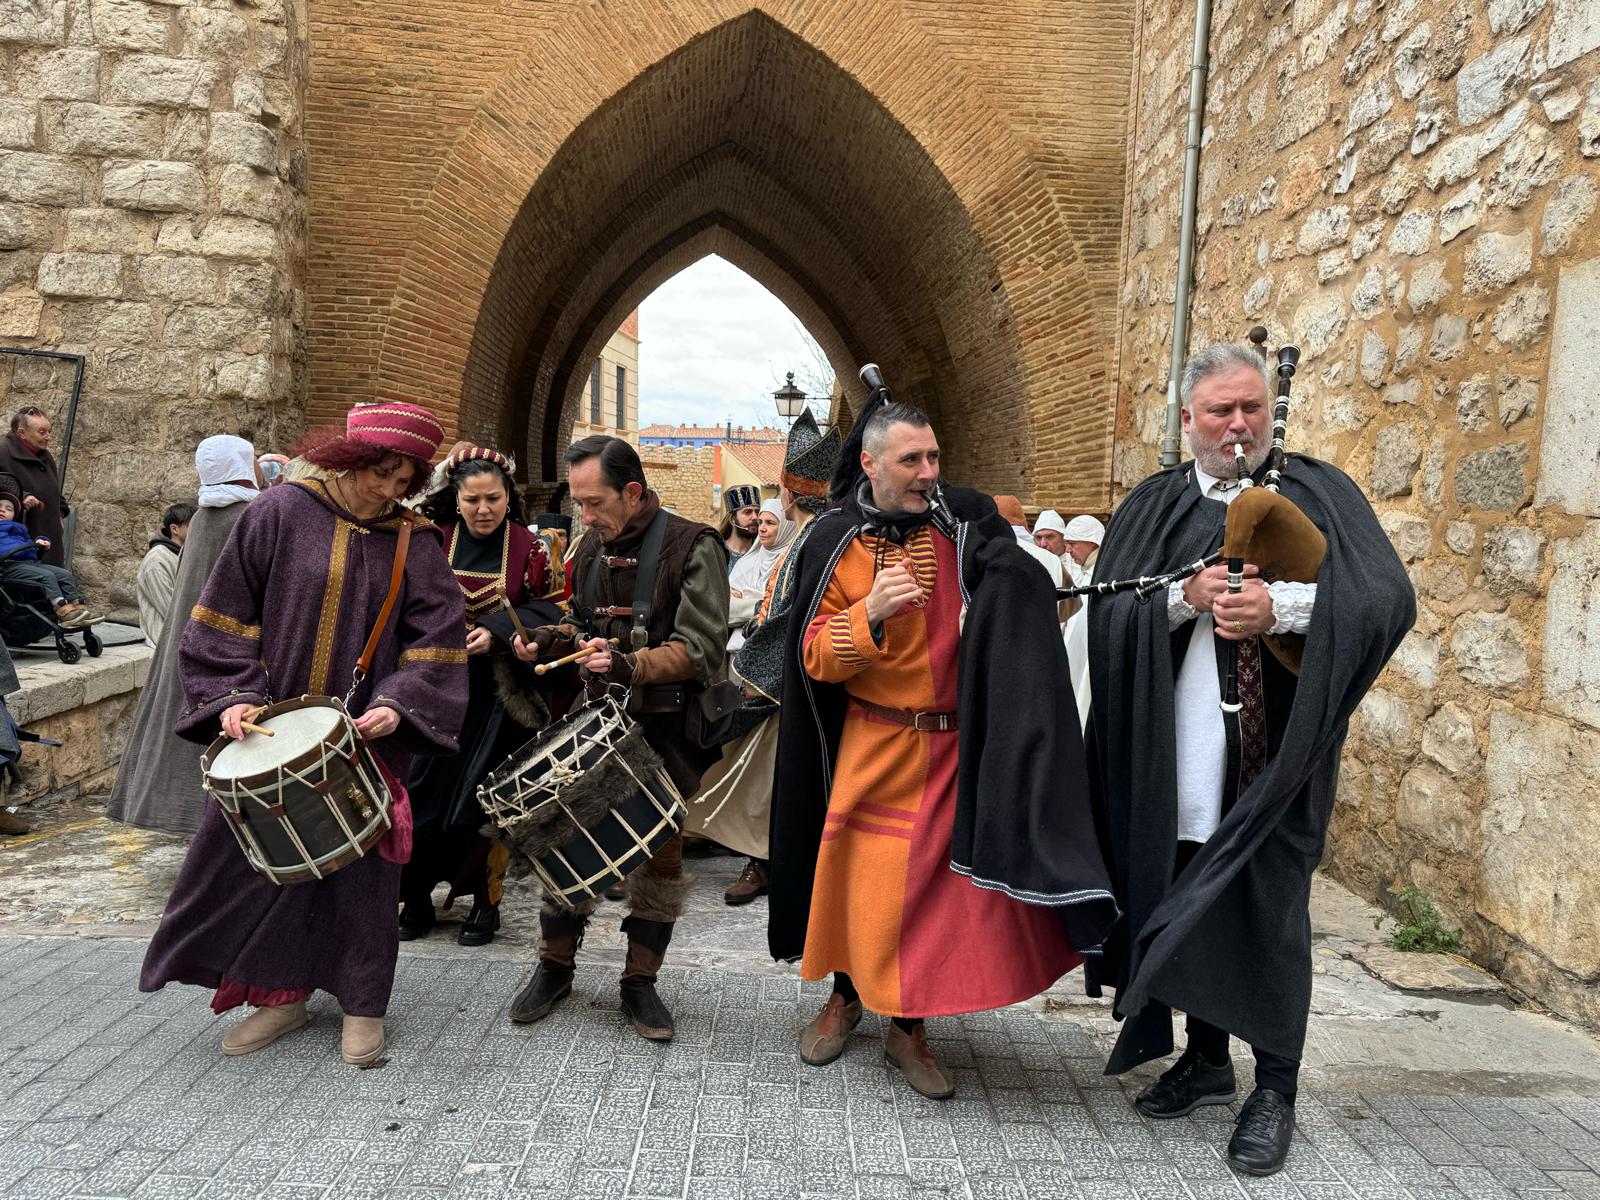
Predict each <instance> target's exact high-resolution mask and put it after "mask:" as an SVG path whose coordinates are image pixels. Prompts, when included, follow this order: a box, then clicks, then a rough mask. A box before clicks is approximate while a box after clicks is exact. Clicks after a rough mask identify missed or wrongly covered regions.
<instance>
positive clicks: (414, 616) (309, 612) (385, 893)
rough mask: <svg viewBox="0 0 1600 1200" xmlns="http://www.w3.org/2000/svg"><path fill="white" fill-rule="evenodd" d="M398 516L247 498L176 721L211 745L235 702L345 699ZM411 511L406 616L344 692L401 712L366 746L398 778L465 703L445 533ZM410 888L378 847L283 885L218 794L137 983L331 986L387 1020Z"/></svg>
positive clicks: (202, 602)
mask: <svg viewBox="0 0 1600 1200" xmlns="http://www.w3.org/2000/svg"><path fill="white" fill-rule="evenodd" d="M401 519H402V518H400V517H398V516H394V515H391V516H388V517H383V518H378V519H376V520H372V521H359V520H356V519H355V518H353V517H352V516H351V515H350V514H349V513H347V512H346V511H345V510H344V509H342V508H340V507H339V506H338V505H337V504H335V503H334V502H333V500H332V499H331V498H329V496H328V494H327V492H326V490H325V489H324V488H323V486H322V485H321V484H320V483H318V482H315V481H310V482H305V483H294V484H284V485H281V486H279V487H275V488H272V489H270V490H269V491H267V492H266V493H264V494H263V495H262V496H261V498H260V499H258V500H256V501H255V502H254V503H252V504H251V505H250V506H249V508H248V509H246V510H245V512H244V514H243V515H242V516H240V518H239V521H238V523H237V524H236V525H235V526H234V528H233V532H232V534H231V535H230V536H229V538H228V543H227V545H226V546H225V547H224V548H223V551H222V555H221V557H219V558H218V559H217V563H216V566H215V567H214V568H213V569H212V571H211V576H210V578H209V579H208V580H207V582H206V586H205V589H204V590H203V591H202V592H201V594H200V599H199V602H198V603H197V604H196V605H195V607H194V610H193V613H192V614H191V616H190V618H189V621H188V623H187V625H186V626H185V627H184V630H183V641H182V645H181V649H180V651H179V666H180V670H181V671H182V675H183V688H184V694H185V703H184V709H183V711H182V713H181V715H180V716H179V718H178V725H177V732H178V733H179V734H180V735H181V736H183V737H186V738H188V739H189V740H190V741H194V742H198V743H201V744H202V745H204V744H206V743H209V742H210V741H211V740H212V739H214V738H215V737H216V736H217V734H218V733H219V732H220V729H221V722H220V718H221V714H222V712H223V711H224V710H225V709H227V708H229V707H231V706H232V705H235V704H241V703H250V704H266V703H269V702H270V701H272V700H274V699H278V700H282V699H290V698H294V697H298V696H301V695H337V696H343V695H344V694H345V692H346V691H348V690H349V687H350V680H351V674H352V672H353V671H354V669H355V664H356V659H357V658H359V657H360V655H361V649H362V646H363V645H364V644H365V643H366V640H367V636H368V634H369V633H370V632H371V630H372V626H373V624H374V623H375V622H376V620H377V617H378V610H379V609H380V608H381V607H382V606H383V601H384V597H385V596H386V595H387V594H388V590H389V576H390V573H391V571H392V570H393V564H394V551H395V541H396V532H397V531H398V529H399V527H400V520H401ZM405 519H412V518H405ZM415 521H416V524H415V526H414V528H413V531H412V535H411V547H410V552H409V554H408V556H407V559H406V571H405V581H404V583H403V585H402V588H401V593H400V598H399V599H398V601H397V602H396V604H395V615H394V616H391V617H390V619H389V624H388V626H387V628H386V630H385V632H384V636H383V637H382V638H381V639H380V641H379V642H378V649H377V653H376V654H375V655H374V657H373V662H372V671H371V673H370V674H369V675H368V677H367V679H366V680H365V681H364V682H363V683H362V685H361V687H360V688H359V689H358V690H357V691H356V693H355V695H354V696H353V697H352V698H351V700H350V711H351V712H352V713H353V714H359V713H362V712H364V711H365V710H366V709H368V708H369V707H373V706H376V705H388V706H389V707H391V708H393V709H394V710H395V711H396V712H398V713H399V714H400V718H401V721H400V727H399V728H398V729H397V730H396V731H395V732H394V733H392V734H390V735H389V736H388V737H384V738H379V739H378V740H376V741H374V742H371V743H369V745H370V746H371V747H372V749H373V750H374V752H375V753H376V755H377V757H378V758H379V759H381V760H382V761H383V764H384V765H385V766H386V767H387V768H388V770H389V772H390V775H391V777H392V778H394V779H400V780H403V779H405V778H407V777H408V771H409V768H410V763H411V759H412V757H413V756H414V755H416V754H427V753H435V754H437V753H443V752H448V751H453V750H455V749H456V748H457V743H456V739H457V735H458V734H459V732H460V727H461V721H462V718H463V715H464V713H465V711H466V704H467V666H466V662H467V659H466V649H465V636H466V626H465V623H464V621H463V620H462V599H461V589H460V588H459V587H457V586H456V581H455V576H454V575H453V574H452V572H451V570H450V565H449V563H448V562H446V561H445V556H444V550H443V546H442V544H441V541H440V538H439V533H438V530H437V529H435V528H434V527H433V526H432V525H430V524H427V523H426V522H423V521H421V520H420V518H417V519H415ZM263 662H265V663H266V664H267V666H266V667H263V665H262V664H263ZM199 769H200V768H199V762H198V755H197V756H196V763H195V770H196V771H198V770H199ZM399 894H400V866H399V864H398V863H392V862H389V861H387V860H385V859H384V858H382V857H380V855H379V854H378V852H377V849H376V848H374V849H372V850H370V851H368V852H367V854H366V855H365V856H364V857H362V858H360V859H357V860H356V861H355V862H354V863H352V864H350V865H349V866H347V867H344V868H342V869H340V870H338V871H335V872H334V873H333V874H332V875H329V876H328V877H327V878H325V879H321V880H316V881H313V882H309V883H296V884H288V885H279V884H275V883H272V882H271V881H269V880H268V879H266V878H265V877H263V876H261V875H258V874H257V873H256V872H255V871H254V870H252V869H251V867H250V866H249V864H248V863H247V862H246V861H245V857H244V854H243V852H242V851H241V850H240V849H239V845H238V843H237V842H236V841H235V839H234V836H233V833H232V832H231V831H230V829H229V828H228V826H227V823H226V822H225V821H224V820H223V817H222V813H221V810H220V809H219V808H218V807H217V805H216V804H215V803H213V802H208V803H207V805H206V812H205V817H204V818H203V820H202V821H201V824H200V830H199V832H198V833H197V834H196V836H195V840H194V843H193V845H191V846H190V847H189V854H188V857H187V858H185V859H184V863H183V869H182V871H181V872H180V873H179V875H178V881H177V883H176V884H175V885H174V887H173V891H172V896H171V898H170V899H169V900H168V901H167V910H166V913H165V914H164V915H163V916H162V918H161V925H160V927H159V928H158V929H157V930H156V934H155V937H154V938H153V939H152V940H151V943H150V949H149V951H148V953H147V954H146V955H145V960H144V969H143V971H142V972H141V973H140V977H139V987H140V990H141V991H147V992H150V991H156V990H157V989H159V988H161V987H163V986H164V985H166V984H168V983H192V984H199V985H201V986H204V987H211V988H215V987H218V986H220V985H221V984H222V983H223V981H224V980H226V981H228V982H230V983H236V984H243V985H246V986H248V987H250V988H259V989H264V990H269V991H294V990H299V989H314V988H321V989H322V990H324V991H326V992H330V993H332V994H333V996H334V997H336V998H337V999H338V1001H339V1005H340V1007H341V1008H343V1009H344V1011H345V1013H346V1014H348V1015H350V1016H362V1017H381V1016H382V1015H383V1014H384V1011H385V1010H386V1009H387V1007H388V1003H389V992H390V989H391V987H392V986H393V984H394V968H395V959H396V956H397V954H398V952H399V940H398V936H397V927H396V922H395V912H396V907H397V905H398V903H399Z"/></svg>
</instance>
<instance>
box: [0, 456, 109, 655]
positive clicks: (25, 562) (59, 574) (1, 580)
mask: <svg viewBox="0 0 1600 1200" xmlns="http://www.w3.org/2000/svg"><path fill="white" fill-rule="evenodd" d="M21 515H22V487H21V485H20V484H19V483H18V482H17V480H16V477H15V476H12V475H0V587H4V588H6V589H7V590H8V592H10V596H9V599H11V600H12V602H13V603H16V602H18V597H17V595H16V591H17V589H19V588H32V589H36V590H37V591H39V592H42V593H43V594H44V598H45V599H46V600H48V601H49V602H50V605H51V607H52V608H53V609H54V610H55V620H56V623H57V624H59V625H60V626H61V627H62V628H63V629H69V630H78V629H87V628H88V627H89V626H91V625H95V624H98V623H99V622H100V621H102V620H104V619H105V618H103V617H101V616H99V615H98V614H96V613H93V612H91V611H90V610H89V607H88V605H86V604H85V603H84V602H83V593H81V592H80V591H79V590H78V584H77V581H76V580H75V579H73V577H72V572H71V571H68V570H67V569H66V568H64V567H53V566H51V565H49V564H48V563H42V562H40V561H39V551H40V549H49V546H50V543H49V542H48V541H46V540H45V539H44V538H35V537H34V536H33V535H32V534H31V533H29V532H28V528H27V526H26V525H24V524H23V523H22V522H21V521H20V520H19V519H18V518H19V517H20V516H21ZM22 603H23V605H24V606H25V607H29V606H28V605H27V604H26V601H22ZM40 615H41V616H42V615H43V614H42V613H41V614H40Z"/></svg>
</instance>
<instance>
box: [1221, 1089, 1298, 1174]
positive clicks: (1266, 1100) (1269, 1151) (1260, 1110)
mask: <svg viewBox="0 0 1600 1200" xmlns="http://www.w3.org/2000/svg"><path fill="white" fill-rule="evenodd" d="M1293 1140H1294V1101H1292V1100H1290V1099H1289V1098H1288V1097H1287V1096H1285V1095H1284V1094H1283V1093H1282V1092H1275V1091H1273V1090H1272V1089H1271V1088H1257V1089H1256V1090H1255V1091H1253V1092H1251V1093H1250V1099H1248V1100H1246V1101H1245V1102H1244V1107H1243V1108H1241V1109H1240V1110H1239V1120H1238V1122H1237V1123H1236V1124H1235V1125H1234V1129H1233V1137H1232V1138H1230V1139H1229V1140H1228V1162H1229V1163H1231V1164H1232V1165H1233V1168H1234V1169H1235V1170H1237V1171H1243V1172H1244V1173H1245V1174H1246V1175H1276V1174H1277V1173H1278V1172H1279V1171H1281V1170H1282V1169H1283V1160H1284V1159H1286V1158H1288V1157H1289V1143H1290V1142H1292V1141H1293Z"/></svg>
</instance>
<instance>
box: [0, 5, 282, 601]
mask: <svg viewBox="0 0 1600 1200" xmlns="http://www.w3.org/2000/svg"><path fill="white" fill-rule="evenodd" d="M303 8H304V0H247V2H240V3H232V2H229V0H0V345H7V346H23V347H34V348H47V349H55V350H61V351H64V352H68V353H73V354H83V355H86V356H87V359H88V363H87V368H86V374H85V379H84V389H83V398H82V400H81V402H80V407H79V410H78V418H77V424H76V428H75V430H74V431H73V440H72V445H71V450H70V458H69V462H68V478H67V490H68V499H69V501H70V502H71V503H73V504H74V505H76V506H77V507H78V510H79V514H78V515H79V521H78V533H77V539H78V540H77V544H76V550H75V560H74V565H75V567H76V569H77V571H78V574H79V577H80V579H81V581H82V582H83V583H84V585H85V586H86V587H87V588H89V589H90V591H91V593H92V594H93V595H94V596H95V598H96V599H97V600H99V601H100V602H101V603H108V604H111V605H113V606H115V607H118V608H124V609H126V608H130V607H131V606H132V604H133V576H134V572H135V570H136V568H137V566H138V562H139V559H140V557H142V555H143V553H144V548H145V542H146V539H147V538H149V536H150V535H151V534H152V533H153V532H154V531H155V524H156V521H157V519H158V518H159V515H160V513H161V510H162V509H163V508H164V507H165V506H166V505H167V504H170V503H172V502H174V501H177V500H185V499H186V500H190V501H192V500H193V498H194V491H195V486H196V479H195V474H194V465H193V464H194V446H195V443H196V442H197V441H199V439H200V438H202V437H205V436H207V435H209V434H213V433H241V434H243V435H245V436H246V437H249V438H251V439H253V440H254V441H255V442H256V443H257V447H258V449H260V450H262V451H266V450H268V449H281V448H282V447H283V446H284V445H285V444H286V443H287V442H288V441H289V440H290V439H291V438H292V437H293V436H294V435H295V434H296V433H297V431H298V428H299V420H300V418H299V415H298V413H299V405H298V403H297V401H296V393H297V390H300V389H301V388H303V381H302V380H298V379H297V371H298V369H299V365H300V364H301V362H302V360H303V355H302V353H301V349H300V337H301V334H300V326H301V324H302V320H303V312H302V309H303V286H302V276H303V260H304V242H305V174H306V163H305V155H304V151H303V150H302V148H301V106H302V101H303V95H302V93H303V89H304V83H305V75H306V46H305V42H304V40H303V37H302V33H301V31H302V30H303V28H304V19H305V18H304V12H303ZM70 381H71V374H70V370H69V369H66V368H63V367H61V366H59V365H52V364H51V363H49V362H47V361H44V360H37V359H34V360H16V359H15V358H14V357H13V356H4V355H0V396H3V397H4V403H5V405H6V407H7V410H8V412H9V411H14V410H15V409H16V408H17V407H19V406H21V405H22V404H25V403H30V402H31V403H38V404H40V405H41V407H44V408H45V409H46V410H47V411H49V412H50V413H51V414H52V415H53V417H54V418H55V422H54V423H55V431H56V438H57V440H58V441H59V439H60V438H61V437H62V436H64V434H65V416H66V402H67V396H68V393H69V390H70ZM58 453H59V451H58Z"/></svg>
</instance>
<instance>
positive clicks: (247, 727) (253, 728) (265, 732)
mask: <svg viewBox="0 0 1600 1200" xmlns="http://www.w3.org/2000/svg"><path fill="white" fill-rule="evenodd" d="M266 711H267V708H266V705H262V706H261V707H260V708H258V709H256V710H255V712H253V713H251V714H250V720H247V721H240V722H239V728H240V729H242V730H243V731H244V732H245V733H259V734H260V735H261V736H262V737H276V736H277V734H276V733H275V732H274V731H273V730H271V729H268V728H267V727H266V726H265V725H255V724H252V723H251V722H252V721H254V719H255V718H256V717H259V716H260V715H261V714H262V713H264V712H266Z"/></svg>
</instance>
